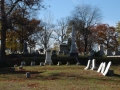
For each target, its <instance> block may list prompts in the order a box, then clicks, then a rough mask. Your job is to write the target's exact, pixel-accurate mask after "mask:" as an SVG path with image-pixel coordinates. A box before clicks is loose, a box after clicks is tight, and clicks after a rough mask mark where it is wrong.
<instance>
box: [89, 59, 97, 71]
mask: <svg viewBox="0 0 120 90" xmlns="http://www.w3.org/2000/svg"><path fill="white" fill-rule="evenodd" d="M95 64H96V60H95V59H93V60H92V68H91V69H90V70H95V69H96V65H95Z"/></svg>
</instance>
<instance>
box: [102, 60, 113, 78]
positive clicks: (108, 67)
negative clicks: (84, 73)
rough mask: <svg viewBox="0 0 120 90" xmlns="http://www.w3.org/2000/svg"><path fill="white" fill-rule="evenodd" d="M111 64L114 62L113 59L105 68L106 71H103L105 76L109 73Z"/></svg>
mask: <svg viewBox="0 0 120 90" xmlns="http://www.w3.org/2000/svg"><path fill="white" fill-rule="evenodd" d="M111 64H112V62H111V61H110V62H109V63H108V64H107V67H106V69H105V71H104V73H103V76H106V75H107V73H108V71H109V69H110V66H111Z"/></svg>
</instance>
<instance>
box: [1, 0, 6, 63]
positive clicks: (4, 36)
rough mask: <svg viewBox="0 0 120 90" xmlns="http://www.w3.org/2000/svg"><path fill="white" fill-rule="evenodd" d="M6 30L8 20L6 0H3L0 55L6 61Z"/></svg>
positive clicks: (2, 60)
mask: <svg viewBox="0 0 120 90" xmlns="http://www.w3.org/2000/svg"><path fill="white" fill-rule="evenodd" d="M6 30H7V22H6V15H5V11H4V0H1V57H0V61H1V62H6V61H5V43H6V40H5V39H6Z"/></svg>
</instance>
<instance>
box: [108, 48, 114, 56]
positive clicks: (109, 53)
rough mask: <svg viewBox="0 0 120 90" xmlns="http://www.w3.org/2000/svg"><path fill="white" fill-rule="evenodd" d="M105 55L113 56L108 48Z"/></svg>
mask: <svg viewBox="0 0 120 90" xmlns="http://www.w3.org/2000/svg"><path fill="white" fill-rule="evenodd" d="M106 54H107V56H112V55H113V54H112V50H111V49H110V48H108V49H107V50H106Z"/></svg>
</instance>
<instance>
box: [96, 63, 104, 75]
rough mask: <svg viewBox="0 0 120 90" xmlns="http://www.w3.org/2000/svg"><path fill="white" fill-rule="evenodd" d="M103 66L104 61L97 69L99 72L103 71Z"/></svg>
mask: <svg viewBox="0 0 120 90" xmlns="http://www.w3.org/2000/svg"><path fill="white" fill-rule="evenodd" d="M102 66H103V62H102V63H101V64H100V66H99V68H98V70H97V72H98V73H99V72H100V71H101V69H102Z"/></svg>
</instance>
